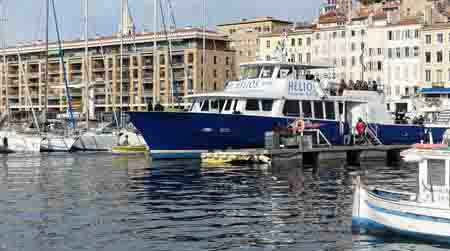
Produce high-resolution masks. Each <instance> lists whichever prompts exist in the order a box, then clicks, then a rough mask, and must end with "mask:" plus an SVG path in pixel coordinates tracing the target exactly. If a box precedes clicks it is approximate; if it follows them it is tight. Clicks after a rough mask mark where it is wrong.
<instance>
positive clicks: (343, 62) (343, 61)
mask: <svg viewBox="0 0 450 251" xmlns="http://www.w3.org/2000/svg"><path fill="white" fill-rule="evenodd" d="M341 65H342V66H345V58H342V59H341Z"/></svg>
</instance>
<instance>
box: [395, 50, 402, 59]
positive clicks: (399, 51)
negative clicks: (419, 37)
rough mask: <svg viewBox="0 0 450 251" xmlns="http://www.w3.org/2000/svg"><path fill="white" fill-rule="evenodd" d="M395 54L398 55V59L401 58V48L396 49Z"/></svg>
mask: <svg viewBox="0 0 450 251" xmlns="http://www.w3.org/2000/svg"><path fill="white" fill-rule="evenodd" d="M395 54H396V55H397V58H400V57H401V56H402V55H401V54H402V52H401V50H400V48H395Z"/></svg>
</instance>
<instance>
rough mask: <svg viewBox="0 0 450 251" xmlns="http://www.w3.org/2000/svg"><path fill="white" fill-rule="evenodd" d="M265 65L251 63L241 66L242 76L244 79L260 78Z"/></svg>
mask: <svg viewBox="0 0 450 251" xmlns="http://www.w3.org/2000/svg"><path fill="white" fill-rule="evenodd" d="M262 68H263V67H262V66H260V65H249V66H242V67H241V78H242V79H253V78H259V73H260V72H261V69H262Z"/></svg>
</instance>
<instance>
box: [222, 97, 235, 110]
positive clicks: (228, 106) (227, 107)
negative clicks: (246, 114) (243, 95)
mask: <svg viewBox="0 0 450 251" xmlns="http://www.w3.org/2000/svg"><path fill="white" fill-rule="evenodd" d="M232 101H233V100H231V99H228V100H227V102H226V103H225V108H224V109H223V110H224V111H229V110H230V109H231V102H232Z"/></svg>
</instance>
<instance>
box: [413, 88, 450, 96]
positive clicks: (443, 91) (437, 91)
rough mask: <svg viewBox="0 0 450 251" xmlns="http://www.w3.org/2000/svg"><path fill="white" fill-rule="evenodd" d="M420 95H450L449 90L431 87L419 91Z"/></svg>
mask: <svg viewBox="0 0 450 251" xmlns="http://www.w3.org/2000/svg"><path fill="white" fill-rule="evenodd" d="M420 93H421V94H450V88H443V87H432V88H422V89H420Z"/></svg>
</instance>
